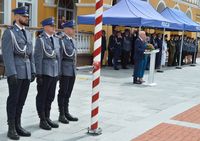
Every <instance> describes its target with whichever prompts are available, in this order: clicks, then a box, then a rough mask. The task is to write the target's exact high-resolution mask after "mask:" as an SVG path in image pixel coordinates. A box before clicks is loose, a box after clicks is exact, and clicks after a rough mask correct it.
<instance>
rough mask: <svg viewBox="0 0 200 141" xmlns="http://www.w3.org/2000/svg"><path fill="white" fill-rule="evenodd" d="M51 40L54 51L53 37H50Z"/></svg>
mask: <svg viewBox="0 0 200 141" xmlns="http://www.w3.org/2000/svg"><path fill="white" fill-rule="evenodd" d="M50 40H51V43H52V45H53V46H52V47H53V49H54V43H53V37H50Z"/></svg>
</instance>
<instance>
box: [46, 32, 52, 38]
mask: <svg viewBox="0 0 200 141" xmlns="http://www.w3.org/2000/svg"><path fill="white" fill-rule="evenodd" d="M45 34H46V35H47V37H48V38H50V37H53V35H49V34H48V33H46V32H45Z"/></svg>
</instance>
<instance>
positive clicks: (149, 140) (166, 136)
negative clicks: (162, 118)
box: [132, 123, 200, 141]
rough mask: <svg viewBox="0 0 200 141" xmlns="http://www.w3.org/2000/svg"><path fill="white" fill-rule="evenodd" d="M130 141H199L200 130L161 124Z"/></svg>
mask: <svg viewBox="0 0 200 141" xmlns="http://www.w3.org/2000/svg"><path fill="white" fill-rule="evenodd" d="M132 141H200V130H199V129H195V128H190V127H184V126H179V125H174V124H167V123H161V124H159V125H158V126H156V127H154V128H152V129H150V130H149V131H147V132H146V133H144V134H142V135H140V136H139V137H137V138H135V139H133V140H132Z"/></svg>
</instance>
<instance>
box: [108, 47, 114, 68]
mask: <svg viewBox="0 0 200 141" xmlns="http://www.w3.org/2000/svg"><path fill="white" fill-rule="evenodd" d="M112 61H113V51H111V50H108V66H113V62H112Z"/></svg>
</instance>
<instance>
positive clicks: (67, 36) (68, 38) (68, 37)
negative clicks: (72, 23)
mask: <svg viewBox="0 0 200 141" xmlns="http://www.w3.org/2000/svg"><path fill="white" fill-rule="evenodd" d="M65 36H67V38H68V39H70V40H72V39H73V38H72V37H70V36H69V35H67V34H66V33H65Z"/></svg>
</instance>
